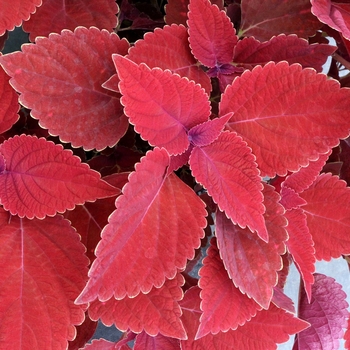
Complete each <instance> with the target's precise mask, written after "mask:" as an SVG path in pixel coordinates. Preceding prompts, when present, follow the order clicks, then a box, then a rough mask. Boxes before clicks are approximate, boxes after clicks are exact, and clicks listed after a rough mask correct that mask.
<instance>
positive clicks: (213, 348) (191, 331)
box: [180, 287, 308, 350]
mask: <svg viewBox="0 0 350 350" xmlns="http://www.w3.org/2000/svg"><path fill="white" fill-rule="evenodd" d="M199 291H200V289H199V288H197V287H193V288H191V289H189V290H188V291H186V293H185V296H184V299H183V300H182V301H181V302H180V304H181V307H182V310H183V316H182V322H183V324H184V326H185V329H186V331H187V334H188V340H181V349H182V350H194V349H196V350H197V349H198V350H202V349H205V350H232V349H235V350H247V349H249V350H250V349H254V350H275V349H276V344H277V343H283V342H285V341H287V340H288V338H289V335H290V334H294V333H297V332H300V331H301V330H303V329H305V328H306V327H307V326H308V323H307V322H305V321H303V320H300V319H298V318H295V317H294V316H293V315H292V314H290V313H288V312H286V311H284V310H282V309H279V308H277V307H276V306H274V305H273V304H271V306H270V308H269V310H262V311H259V312H258V313H257V315H256V316H255V317H253V318H252V319H251V320H250V321H249V322H246V323H245V324H244V325H243V326H240V327H238V328H237V329H236V330H229V331H227V332H226V333H223V332H220V333H218V334H215V335H212V334H208V335H206V336H204V337H203V338H200V339H197V340H195V335H196V332H197V329H198V326H199V318H200V316H201V310H200V297H199Z"/></svg>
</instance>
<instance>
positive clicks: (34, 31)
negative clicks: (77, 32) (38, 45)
mask: <svg viewBox="0 0 350 350" xmlns="http://www.w3.org/2000/svg"><path fill="white" fill-rule="evenodd" d="M117 13H118V5H117V4H116V3H115V1H114V0H104V1H99V0H75V1H71V2H69V1H56V0H45V1H43V3H42V5H41V6H40V7H39V8H38V9H37V10H36V12H35V13H34V14H33V15H32V16H31V17H30V19H29V21H26V22H24V23H23V30H25V31H26V32H27V33H30V35H29V39H30V41H34V39H35V38H36V37H37V36H49V34H50V33H61V30H62V29H70V30H72V31H73V30H74V29H75V28H76V27H78V26H82V27H86V28H89V27H97V28H99V29H107V30H108V31H109V32H111V31H112V30H113V29H114V28H115V27H116V26H117V17H116V14H117Z"/></svg>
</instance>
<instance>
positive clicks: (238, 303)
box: [196, 238, 261, 339]
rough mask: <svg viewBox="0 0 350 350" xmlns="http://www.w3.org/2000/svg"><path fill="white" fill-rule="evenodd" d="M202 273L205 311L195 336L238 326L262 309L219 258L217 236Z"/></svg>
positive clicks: (201, 270) (200, 281) (203, 308)
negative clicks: (228, 271)
mask: <svg viewBox="0 0 350 350" xmlns="http://www.w3.org/2000/svg"><path fill="white" fill-rule="evenodd" d="M199 276H200V279H199V287H200V288H201V289H202V291H201V294H200V296H201V299H202V302H201V310H202V311H203V313H202V315H201V318H200V326H199V329H198V332H197V334H196V339H198V338H201V337H203V336H205V335H207V334H208V333H212V334H217V333H219V332H220V331H221V332H227V331H228V330H229V329H236V328H237V327H238V326H241V325H243V324H244V323H245V322H246V321H249V320H250V319H251V318H252V317H253V316H255V315H256V313H257V311H258V310H261V306H260V305H258V304H257V303H256V302H255V301H254V300H253V299H250V298H249V297H248V296H246V295H244V294H242V293H241V292H240V291H239V289H238V288H237V287H235V286H234V284H233V283H232V280H231V279H230V278H229V276H228V275H227V271H226V270H225V267H224V264H223V262H222V260H221V258H220V255H219V250H218V248H217V246H216V239H215V238H213V239H212V240H211V245H210V247H209V249H208V251H207V256H206V257H205V258H204V260H203V267H202V268H201V269H200V270H199Z"/></svg>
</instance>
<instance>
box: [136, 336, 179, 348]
mask: <svg viewBox="0 0 350 350" xmlns="http://www.w3.org/2000/svg"><path fill="white" fill-rule="evenodd" d="M134 350H180V341H179V340H178V339H174V338H169V337H164V335H161V334H158V335H157V336H155V337H150V336H149V335H148V334H147V333H145V332H142V333H140V334H138V335H137V337H136V339H135V345H134Z"/></svg>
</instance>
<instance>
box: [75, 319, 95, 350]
mask: <svg viewBox="0 0 350 350" xmlns="http://www.w3.org/2000/svg"><path fill="white" fill-rule="evenodd" d="M97 325H98V322H95V321H92V320H91V319H90V318H89V317H87V313H85V321H84V322H83V323H82V324H81V325H79V326H77V327H76V329H77V335H76V337H75V338H74V340H72V341H70V342H69V345H68V350H79V349H81V348H82V347H83V346H84V345H85V344H86V343H87V342H88V341H89V340H90V339H91V338H92V337H93V335H94V334H95V331H96V328H97Z"/></svg>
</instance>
